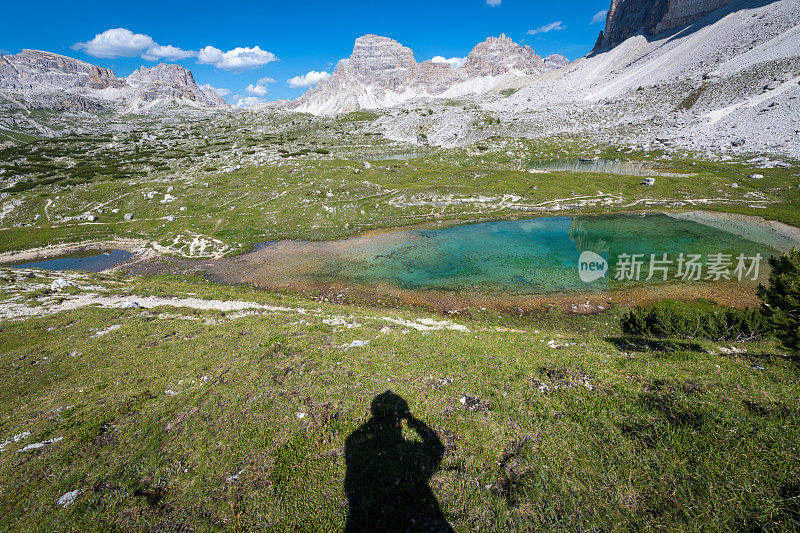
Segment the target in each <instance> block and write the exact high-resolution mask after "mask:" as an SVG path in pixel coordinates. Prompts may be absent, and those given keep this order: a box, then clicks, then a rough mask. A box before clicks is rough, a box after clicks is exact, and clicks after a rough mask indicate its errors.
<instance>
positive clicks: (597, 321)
mask: <svg viewBox="0 0 800 533" xmlns="http://www.w3.org/2000/svg"><path fill="white" fill-rule="evenodd" d="M3 276H4V279H5V280H6V284H5V285H4V287H6V288H4V289H3V291H2V297H3V298H7V297H10V296H14V295H21V296H27V297H29V298H30V299H31V300H30V301H31V302H32V303H36V304H38V305H41V306H47V305H50V303H49V302H51V301H50V300H49V299H50V298H54V297H58V296H60V297H65V296H69V295H72V296H75V295H79V294H82V293H84V292H86V291H87V290H93V291H96V290H97V289H96V288H95V289H89V288H88V286H89V285H94V286H98V285H99V286H100V287H105V288H106V290H105V291H103V292H106V293H110V294H118V293H120V294H135V295H139V296H140V297H141V296H143V295H164V296H170V297H171V296H177V297H196V298H214V299H221V300H249V301H254V302H260V303H265V304H272V305H280V306H283V307H285V308H287V309H288V310H286V311H278V312H264V313H262V314H259V315H257V316H238V317H237V315H236V314H233V313H228V314H226V313H223V312H218V311H198V310H192V309H186V308H183V309H182V308H171V307H162V308H157V309H148V310H141V309H139V310H137V309H133V310H122V309H107V308H92V307H84V308H80V309H76V310H72V311H65V312H60V313H56V314H50V315H46V316H41V317H36V318H29V319H27V320H22V321H4V322H0V346H1V347H2V348H0V442H2V441H3V440H5V439H6V438H8V437H11V436H13V435H16V434H18V433H21V432H23V431H29V432H31V436H30V437H27V438H25V439H23V440H21V441H20V442H18V443H12V444H10V445H9V446H8V447H7V448H6V450H5V451H3V452H2V453H0V530H18V531H37V530H48V531H51V530H68V531H69V530H74V531H107V530H120V529H125V530H176V529H191V530H198V531H214V530H220V529H224V530H282V531H284V530H285V531H295V530H298V529H300V530H316V531H331V530H336V529H340V528H341V527H342V526H343V525H344V523H345V520H346V517H347V511H348V506H347V499H346V494H345V492H344V480H345V474H346V470H347V465H346V463H345V457H344V451H345V450H344V447H345V441H346V439H347V437H348V436H349V435H351V434H352V433H353V432H354V431H355V430H356V429H357V428H358V427H359V426H360V425H361V424H363V423H365V422H366V421H367V419H368V417H369V404H370V401H371V400H372V399H373V398H374V397H376V396H377V395H379V394H381V393H382V392H384V391H386V390H387V389H391V390H393V391H394V392H395V393H397V394H399V395H400V396H402V397H403V398H404V399H405V400H406V401H407V402H408V405H409V407H410V409H411V411H412V412H413V413H414V415H415V416H416V417H417V418H418V419H420V420H422V421H423V422H424V423H426V424H427V425H428V426H430V427H431V428H433V429H434V430H435V431H436V432H437V433H438V435H439V438H440V439H441V440H442V442H443V444H444V445H445V454H444V457H443V459H442V462H441V464H440V465H439V468H438V469H437V471H436V473H435V474H433V476H432V478H431V479H430V482H429V485H430V487H431V490H432V492H433V494H434V496H435V497H436V499H437V500H438V502H439V505H440V506H441V509H442V512H443V513H444V515H445V517H446V518H447V519H448V520H449V521H450V522H452V523H453V524H454V526H455V527H456V528H457V529H458V530H461V531H467V530H494V529H499V530H508V529H514V530H576V529H580V530H586V529H602V530H630V529H642V530H656V529H666V530H675V529H679V530H698V529H715V530H717V529H722V530H731V529H737V530H741V529H767V530H779V529H780V530H787V529H788V530H791V529H797V528H798V526H799V525H800V523H798V520H800V514H799V513H800V508H799V507H798V497H800V487H799V486H798V484H797V479H798V478H800V461H798V448H797V443H798V442H800V434H798V433H800V431H798V425H797V416H798V409H799V408H800V401H799V400H798V398H800V379H799V378H800V372H799V371H798V366H797V362H796V361H793V360H791V359H788V358H786V357H784V355H785V354H782V353H781V352H780V349H779V348H778V347H777V345H776V344H775V343H774V342H773V341H772V340H766V341H762V342H756V343H740V344H737V346H738V347H740V348H742V349H745V350H746V352H744V353H741V354H738V355H736V354H734V355H725V354H724V353H722V352H721V351H720V350H719V348H718V346H717V345H716V344H714V343H711V342H708V341H696V342H688V341H681V340H674V341H669V340H665V341H657V342H656V341H653V342H645V343H642V342H638V341H636V340H635V339H631V340H628V339H620V338H619V336H620V333H619V328H618V325H617V323H618V322H617V317H618V316H619V313H620V311H621V310H613V311H610V312H607V313H604V314H600V315H595V316H586V317H582V316H575V315H564V314H563V313H561V312H559V311H557V310H553V311H548V312H544V311H543V312H542V314H539V315H534V316H510V315H504V314H501V313H497V312H488V311H486V312H483V311H480V310H477V309H474V310H471V312H470V313H468V314H469V316H470V318H465V317H462V318H459V319H457V322H458V323H459V324H463V325H465V326H467V327H468V328H469V331H468V332H464V331H449V330H437V331H416V330H414V329H412V328H403V327H401V326H396V324H394V323H391V322H388V321H386V320H385V319H384V318H383V317H385V316H392V317H398V318H402V319H404V320H415V319H419V318H433V319H435V320H442V318H441V317H437V316H431V315H427V314H426V313H424V312H422V311H415V310H380V309H378V310H372V309H369V308H365V307H358V306H352V305H349V306H348V305H334V304H330V303H325V302H321V301H317V300H314V299H309V298H307V297H304V296H299V295H293V294H280V293H266V292H262V291H255V290H253V289H250V288H247V287H231V286H224V285H216V284H211V283H208V282H205V281H200V280H192V279H182V278H178V277H162V278H139V279H130V280H127V279H124V278H122V277H121V276H119V275H114V276H86V277H85V278H80V279H78V280H77V281H76V283H77V285H78V286H77V287H72V288H70V289H68V290H67V291H66V292H63V293H59V294H47V292H48V291H46V290H43V288H44V287H47V286H48V282H49V280H50V279H52V277H53V276H47V277H45V278H42V277H37V278H31V279H27V280H23V279H22V278H20V277H19V276H18V275H17V274H16V273H12V272H10V271H4V273H3ZM12 286H13V287H12ZM30 295H33V296H30ZM298 307H302V308H303V309H304V312H302V314H301V313H299V312H297V311H294V309H296V308H298ZM335 317H341V318H342V319H343V320H345V321H346V322H349V323H351V324H353V323H356V324H359V326H357V327H352V328H347V327H345V326H342V325H336V324H337V323H336V322H335V321H331V319H332V318H335ZM326 320H327V321H328V322H327V323H326ZM111 325H119V326H120V327H119V328H118V329H116V330H114V331H111V332H110V333H107V334H105V335H103V336H100V337H98V336H95V332H96V331H98V330H100V329H103V328H107V327H108V326H111ZM498 326H502V327H504V328H512V329H511V331H500V330H498ZM385 327H389V328H390V329H389V330H382V328H385ZM403 329H406V330H407V332H405V333H404V332H403V331H402V330H403ZM356 339H360V340H370V343H369V344H368V345H367V346H364V347H360V348H352V349H343V348H341V346H342V345H343V344H348V343H350V342H351V341H352V340H356ZM552 340H555V341H557V342H558V343H559V344H562V345H563V346H562V347H561V348H552V347H549V346H548V342H549V341H552ZM723 346H729V344H725V345H723ZM584 383H589V384H590V385H591V389H590V388H588V387H586V386H585V385H584ZM542 384H545V385H547V386H549V387H550V390H549V391H548V392H542V391H541V390H540V387H542ZM166 391H171V392H166ZM172 393H174V395H173V394H172ZM462 394H467V395H469V396H470V397H474V398H477V399H479V400H480V403H479V404H478V406H477V407H478V408H477V410H470V409H466V408H465V407H464V405H462V403H461V402H460V398H461V396H462ZM297 413H306V416H305V417H304V418H298V416H297ZM405 431H406V432H407V435H408V436H409V437H410V434H409V433H408V431H407V430H405ZM55 437H62V438H63V440H62V441H60V442H57V443H54V444H50V445H48V446H45V447H43V448H41V449H39V450H38V451H34V452H24V453H17V450H18V449H20V448H21V447H22V446H23V445H26V444H30V443H33V442H40V441H43V440H45V439H50V438H55ZM397 460H398V461H399V462H400V461H401V459H400V458H398V459H397ZM398 464H400V463H398ZM237 475H238V477H236V476H237ZM72 490H80V491H81V493H80V495H79V496H78V498H77V500H76V502H75V503H74V504H73V505H71V506H68V507H66V508H61V507H59V506H57V505H56V504H55V500H56V499H57V498H58V497H60V496H61V495H62V494H64V493H66V492H68V491H72Z"/></svg>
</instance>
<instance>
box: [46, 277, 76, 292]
mask: <svg viewBox="0 0 800 533" xmlns="http://www.w3.org/2000/svg"><path fill="white" fill-rule="evenodd" d="M70 285H72V283H70V282H69V281H68V280H66V279H64V278H58V279H56V280H54V281H53V283H51V284H50V290H51V291H58V290H61V289H63V288H65V287H69V286H70Z"/></svg>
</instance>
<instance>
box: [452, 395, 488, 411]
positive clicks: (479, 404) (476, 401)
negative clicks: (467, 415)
mask: <svg viewBox="0 0 800 533" xmlns="http://www.w3.org/2000/svg"><path fill="white" fill-rule="evenodd" d="M458 401H459V402H461V405H463V406H464V408H465V409H467V410H469V411H484V412H485V411H489V410H490V409H491V408H492V406H491V404H490V403H489V402H488V401H486V400H481V399H480V398H475V397H473V396H468V395H466V394H462V395H461V398H460V399H459V400H458Z"/></svg>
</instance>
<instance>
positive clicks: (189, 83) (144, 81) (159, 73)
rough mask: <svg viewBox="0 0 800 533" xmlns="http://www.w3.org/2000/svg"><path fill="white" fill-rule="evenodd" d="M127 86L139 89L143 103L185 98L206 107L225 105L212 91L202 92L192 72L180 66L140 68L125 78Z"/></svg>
mask: <svg viewBox="0 0 800 533" xmlns="http://www.w3.org/2000/svg"><path fill="white" fill-rule="evenodd" d="M127 81H128V84H129V85H131V86H132V87H135V88H138V89H139V93H140V94H139V96H140V97H141V99H142V100H143V101H145V102H153V101H155V100H158V99H160V98H169V97H173V98H185V99H187V100H194V101H196V102H198V103H200V104H203V105H208V106H217V105H225V101H224V100H223V99H222V98H221V97H220V96H219V95H218V94H216V93H214V92H213V91H204V90H203V89H201V88H200V87H199V86H198V85H197V83H196V82H195V81H194V76H193V75H192V72H191V71H190V70H188V69H185V68H183V67H182V66H180V65H168V64H165V63H161V64H158V65H156V66H154V67H149V68H148V67H140V68H139V69H138V70H135V71H133V73H132V74H131V75H130V76H128V78H127Z"/></svg>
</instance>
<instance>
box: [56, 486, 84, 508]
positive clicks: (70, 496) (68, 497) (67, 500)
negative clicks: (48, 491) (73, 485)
mask: <svg viewBox="0 0 800 533" xmlns="http://www.w3.org/2000/svg"><path fill="white" fill-rule="evenodd" d="M80 493H81V491H79V490H73V491H70V492H67V493H66V494H63V495H62V496H61V497H60V498H59V499H57V500H56V504H58V505H60V506H61V507H66V506H68V505H72V504H73V503H75V498H77V497H78V495H79V494H80Z"/></svg>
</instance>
